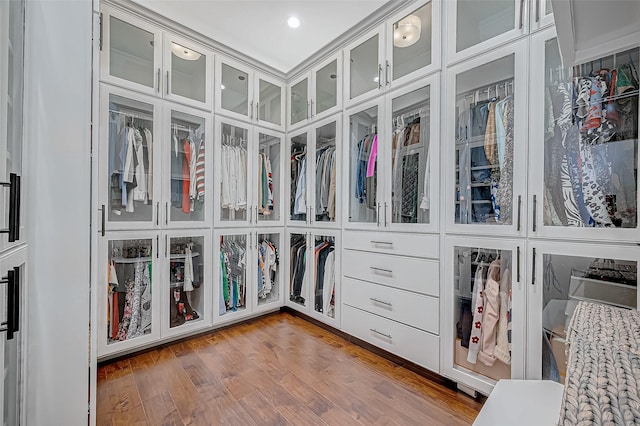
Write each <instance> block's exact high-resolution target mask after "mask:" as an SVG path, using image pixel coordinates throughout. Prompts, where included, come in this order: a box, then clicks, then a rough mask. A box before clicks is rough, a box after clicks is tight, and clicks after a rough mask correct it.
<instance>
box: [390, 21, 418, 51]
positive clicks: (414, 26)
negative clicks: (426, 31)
mask: <svg viewBox="0 0 640 426" xmlns="http://www.w3.org/2000/svg"><path fill="white" fill-rule="evenodd" d="M421 32H422V21H420V18H418V17H417V16H416V15H409V16H407V17H406V18H403V19H401V20H400V21H398V23H396V24H395V26H394V29H393V45H394V46H396V47H409V46H411V45H412V44H414V43H415V42H417V41H418V40H420V33H421Z"/></svg>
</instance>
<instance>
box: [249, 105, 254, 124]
mask: <svg viewBox="0 0 640 426" xmlns="http://www.w3.org/2000/svg"><path fill="white" fill-rule="evenodd" d="M249 118H251V119H252V120H253V101H251V106H250V107H249Z"/></svg>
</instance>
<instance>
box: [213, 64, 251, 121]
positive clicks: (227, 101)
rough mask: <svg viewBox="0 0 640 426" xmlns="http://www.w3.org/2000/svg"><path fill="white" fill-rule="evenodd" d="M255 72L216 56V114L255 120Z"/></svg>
mask: <svg viewBox="0 0 640 426" xmlns="http://www.w3.org/2000/svg"><path fill="white" fill-rule="evenodd" d="M253 79H254V77H253V70H251V69H250V68H248V67H246V66H244V65H242V64H241V63H239V62H236V61H234V60H233V59H230V58H226V57H222V56H221V55H216V74H215V79H214V81H215V93H216V96H215V102H216V108H215V110H216V113H218V114H222V115H226V116H227V117H232V118H235V119H238V120H243V121H253V120H254V118H253V117H254V114H255V110H254V99H253V93H254V88H253Z"/></svg>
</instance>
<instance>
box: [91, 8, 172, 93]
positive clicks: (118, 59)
mask: <svg viewBox="0 0 640 426" xmlns="http://www.w3.org/2000/svg"><path fill="white" fill-rule="evenodd" d="M102 31H103V35H102V43H103V45H102V52H101V58H100V63H101V80H102V81H107V82H109V83H114V84H117V85H121V86H127V87H130V88H132V89H135V90H137V91H141V92H144V93H147V94H150V95H156V96H160V95H161V93H162V87H163V83H162V31H160V29H159V28H157V27H154V26H152V25H150V24H148V23H147V22H145V21H143V20H141V19H136V18H135V17H133V16H131V15H129V14H125V13H121V12H119V11H117V10H113V9H109V8H103V13H102Z"/></svg>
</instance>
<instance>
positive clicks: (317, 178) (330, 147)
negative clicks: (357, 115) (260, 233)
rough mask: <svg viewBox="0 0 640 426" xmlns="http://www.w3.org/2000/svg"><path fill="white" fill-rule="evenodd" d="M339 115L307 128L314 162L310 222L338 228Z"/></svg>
mask: <svg viewBox="0 0 640 426" xmlns="http://www.w3.org/2000/svg"><path fill="white" fill-rule="evenodd" d="M342 136H343V133H342V114H336V115H334V116H331V117H328V118H325V119H324V120H321V121H318V122H316V123H314V125H313V126H312V127H311V137H312V139H313V147H314V161H313V165H314V167H313V169H312V173H311V185H310V199H311V200H312V202H311V207H312V211H311V215H310V219H311V224H312V225H313V226H314V227H316V228H338V227H339V223H340V213H341V212H340V203H339V201H340V199H341V198H340V196H341V189H342V188H341V186H342V185H340V184H339V182H342V166H341V165H342V161H341V159H342V140H343V139H342Z"/></svg>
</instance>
